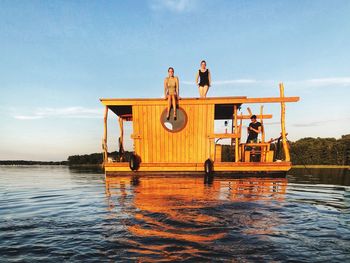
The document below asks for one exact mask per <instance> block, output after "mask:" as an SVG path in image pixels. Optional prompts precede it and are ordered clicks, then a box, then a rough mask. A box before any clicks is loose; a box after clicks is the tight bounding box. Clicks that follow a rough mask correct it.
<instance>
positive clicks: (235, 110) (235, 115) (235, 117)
mask: <svg viewBox="0 0 350 263" xmlns="http://www.w3.org/2000/svg"><path fill="white" fill-rule="evenodd" d="M233 117H234V125H235V134H238V125H237V105H234V106H233ZM238 147H239V142H238V137H236V138H235V162H236V163H237V162H238V159H239V154H238Z"/></svg>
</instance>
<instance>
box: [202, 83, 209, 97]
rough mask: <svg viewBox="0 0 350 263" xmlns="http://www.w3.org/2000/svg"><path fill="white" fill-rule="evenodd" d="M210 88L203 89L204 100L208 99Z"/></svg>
mask: <svg viewBox="0 0 350 263" xmlns="http://www.w3.org/2000/svg"><path fill="white" fill-rule="evenodd" d="M208 90H209V87H208V86H204V87H203V98H206V97H207V93H208Z"/></svg>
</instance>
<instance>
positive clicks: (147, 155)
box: [140, 106, 152, 163]
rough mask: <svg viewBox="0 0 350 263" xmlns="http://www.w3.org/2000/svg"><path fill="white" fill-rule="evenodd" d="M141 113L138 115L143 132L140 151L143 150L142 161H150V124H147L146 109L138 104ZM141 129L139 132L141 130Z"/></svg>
mask: <svg viewBox="0 0 350 263" xmlns="http://www.w3.org/2000/svg"><path fill="white" fill-rule="evenodd" d="M140 109H141V112H142V115H140V122H141V123H142V125H141V129H142V131H143V133H144V136H143V139H142V141H143V147H142V151H143V152H144V156H145V159H144V162H146V163H147V162H150V161H151V153H150V152H151V151H152V144H151V143H152V141H151V140H150V134H151V130H150V126H149V125H147V119H148V117H149V115H148V110H147V108H146V107H145V106H140ZM142 131H141V132H142Z"/></svg>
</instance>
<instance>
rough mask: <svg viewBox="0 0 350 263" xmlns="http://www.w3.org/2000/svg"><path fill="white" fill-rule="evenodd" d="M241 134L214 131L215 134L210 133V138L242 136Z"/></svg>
mask: <svg viewBox="0 0 350 263" xmlns="http://www.w3.org/2000/svg"><path fill="white" fill-rule="evenodd" d="M240 136H241V135H240V134H239V133H238V134H235V133H214V134H210V135H209V138H210V139H215V138H216V139H219V138H221V139H230V138H240Z"/></svg>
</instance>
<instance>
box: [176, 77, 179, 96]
mask: <svg viewBox="0 0 350 263" xmlns="http://www.w3.org/2000/svg"><path fill="white" fill-rule="evenodd" d="M179 83H180V82H179V78H178V77H176V95H177V98H179V97H180V84H179Z"/></svg>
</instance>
